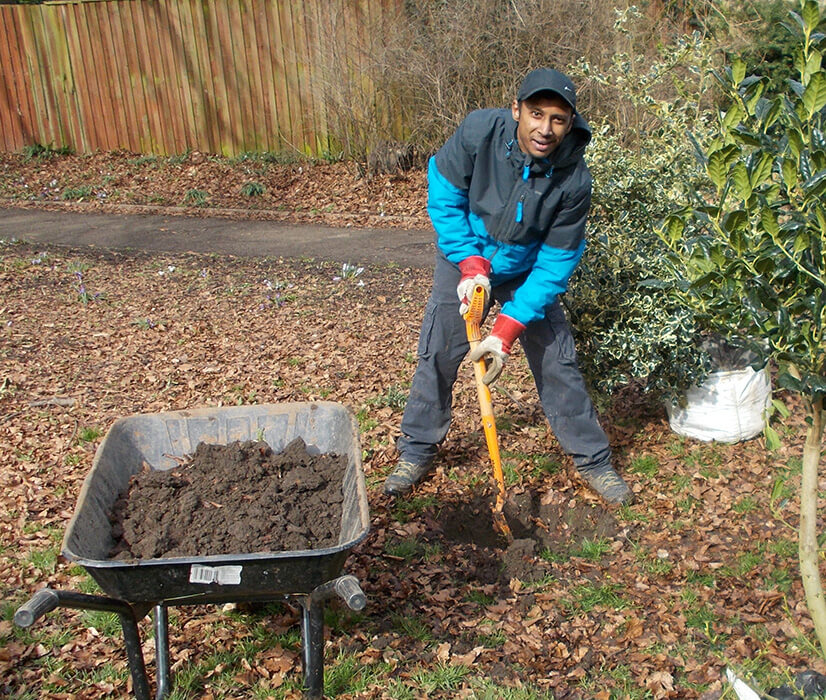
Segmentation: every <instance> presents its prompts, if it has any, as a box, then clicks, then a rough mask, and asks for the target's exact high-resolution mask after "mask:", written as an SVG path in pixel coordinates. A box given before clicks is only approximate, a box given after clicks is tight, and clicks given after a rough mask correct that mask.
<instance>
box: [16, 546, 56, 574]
mask: <svg viewBox="0 0 826 700" xmlns="http://www.w3.org/2000/svg"><path fill="white" fill-rule="evenodd" d="M57 555H58V548H57V547H50V548H48V549H33V550H32V551H30V552H29V553H28V554H27V555H26V558H25V559H24V561H26V562H27V563H29V564H31V565H32V566H33V567H34V568H35V569H37V570H38V571H39V572H40V573H41V574H53V573H54V572H55V569H56V568H57Z"/></svg>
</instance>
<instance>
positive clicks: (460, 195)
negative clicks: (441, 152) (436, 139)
mask: <svg viewBox="0 0 826 700" xmlns="http://www.w3.org/2000/svg"><path fill="white" fill-rule="evenodd" d="M469 212H470V206H469V204H468V192H467V190H462V189H459V188H458V187H456V186H455V185H453V184H451V183H450V182H449V181H448V180H447V178H445V177H444V175H442V174H441V173H440V172H439V168H438V167H437V166H436V157H435V156H434V157H432V158H431V159H430V163H429V164H428V168H427V213H428V214H429V215H430V221H431V222H432V223H433V228H434V229H436V243H437V245H438V246H439V248H440V249H441V251H442V252H443V253H444V254H445V257H447V259H448V260H450V261H451V262H453V263H459V262H461V261H462V260H464V259H465V258H469V257H470V256H471V255H481V254H482V249H481V245H480V242H479V241H478V239H477V238H476V236H475V235H474V233H473V230H472V229H471V227H470V221H469V220H468V213H469Z"/></svg>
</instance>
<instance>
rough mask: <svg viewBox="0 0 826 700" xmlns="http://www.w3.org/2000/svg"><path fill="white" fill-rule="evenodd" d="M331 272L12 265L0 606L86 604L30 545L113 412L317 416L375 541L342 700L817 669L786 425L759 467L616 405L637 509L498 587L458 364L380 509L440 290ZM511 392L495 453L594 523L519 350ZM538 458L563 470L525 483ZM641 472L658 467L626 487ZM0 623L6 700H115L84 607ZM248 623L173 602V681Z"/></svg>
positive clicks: (369, 546) (563, 691) (64, 258)
mask: <svg viewBox="0 0 826 700" xmlns="http://www.w3.org/2000/svg"><path fill="white" fill-rule="evenodd" d="M339 272H340V269H339V268H338V267H336V266H333V265H328V264H323V263H316V262H314V261H302V262H297V261H287V260H266V261H265V260H251V261H241V260H233V259H216V258H213V257H211V256H196V255H186V256H184V255H181V256H147V255H142V254H128V255H127V254H109V253H105V252H93V251H85V252H80V251H69V250H64V249H57V248H55V249H49V250H46V251H44V250H42V249H34V248H31V247H29V246H27V245H6V246H4V247H2V248H0V290H1V292H2V297H0V298H2V301H0V359H1V360H2V362H0V493H2V496H0V498H2V504H1V505H0V587H2V588H1V589H0V594H2V597H3V599H4V600H6V601H7V602H8V603H9V605H10V606H11V607H10V608H9V610H11V611H13V609H14V608H16V606H18V605H19V604H20V603H22V602H23V601H24V600H25V599H27V598H28V597H29V596H30V595H31V594H32V593H33V592H34V591H35V590H36V589H37V588H39V587H41V586H43V585H45V584H49V585H51V586H54V587H60V588H65V589H71V590H77V588H78V587H79V586H80V585H82V583H83V582H84V580H85V576H84V574H83V572H82V571H81V570H79V569H77V568H76V567H72V566H69V565H68V564H67V563H66V562H64V561H62V560H57V561H55V560H54V558H52V559H49V558H48V557H44V556H43V553H44V552H52V553H54V552H55V550H56V547H57V543H58V542H59V539H60V537H61V535H62V532H63V529H64V527H65V525H66V523H67V521H68V519H69V518H70V517H71V514H72V512H73V509H74V504H75V501H76V499H77V495H78V493H79V491H80V487H81V483H82V481H83V479H84V477H85V475H86V474H87V473H88V471H89V469H90V466H91V461H92V458H93V455H94V449H95V447H96V445H97V444H98V443H99V440H100V437H101V435H102V434H103V433H104V432H105V431H106V429H107V428H108V427H109V426H110V425H111V423H112V422H113V421H114V420H115V419H116V418H118V417H121V416H125V415H129V414H132V413H148V412H157V411H165V410H174V409H183V408H189V407H197V406H206V405H222V404H223V405H227V404H244V403H269V402H285V401H313V400H320V399H324V400H330V401H338V402H341V403H343V404H345V405H346V406H348V407H349V408H351V409H352V411H353V413H354V414H356V415H357V416H358V417H359V422H360V427H361V440H362V446H363V450H364V469H365V474H366V476H367V479H368V484H369V491H370V504H371V513H372V529H371V533H370V535H369V536H368V538H367V540H366V541H365V542H363V543H362V544H360V545H359V546H358V547H357V548H356V549H355V550H354V551H353V553H352V556H351V557H350V559H349V561H348V564H347V566H346V569H347V570H348V571H349V572H350V573H353V574H355V575H356V576H357V577H358V578H359V580H360V581H361V583H362V586H363V588H364V590H365V592H366V593H367V597H368V601H369V603H368V608H367V610H366V611H365V612H364V614H363V615H362V616H360V617H358V618H352V619H348V618H347V617H346V615H345V616H344V617H343V618H342V619H341V620H340V621H339V622H338V626H337V627H336V629H334V630H328V641H327V649H326V661H327V665H328V668H329V666H331V665H335V664H337V663H338V662H339V658H340V655H352V656H353V657H354V658H356V659H357V660H358V661H359V662H360V663H362V664H365V665H369V666H370V667H373V668H375V669H379V668H380V669H381V672H380V673H379V676H378V678H379V680H377V681H375V682H372V683H368V684H367V687H366V688H365V689H364V690H361V691H358V692H357V693H356V692H353V693H351V694H347V695H346V697H363V698H384V697H389V695H387V686H388V683H389V679H399V680H400V681H402V682H407V683H409V684H414V685H415V684H416V683H420V681H416V680H415V679H414V677H415V676H416V674H417V672H418V671H420V670H421V669H425V670H426V669H433V668H438V667H440V666H446V667H468V668H470V672H469V675H468V676H466V677H465V679H464V680H462V681H460V682H459V684H458V685H457V686H455V687H452V688H450V689H446V690H439V688H435V689H430V690H428V691H427V692H428V693H429V695H430V697H470V696H471V689H472V687H473V683H474V682H476V683H481V682H489V683H496V684H499V685H500V687H504V686H509V685H510V686H518V685H520V684H531V685H532V687H533V688H539V689H544V690H546V691H548V692H550V693H552V694H553V695H554V697H556V698H560V699H562V698H580V697H581V698H587V697H594V698H613V697H626V696H630V697H643V695H642V694H641V693H642V692H647V693H648V695H647V697H653V698H696V697H701V696H703V694H704V693H705V694H706V695H705V697H714V695H713V693H714V692H717V693H718V694H717V696H719V690H720V688H721V686H720V677H721V672H722V670H723V669H724V668H725V666H726V665H727V664H728V663H732V664H735V665H748V663H749V662H750V661H751V660H753V659H755V658H757V657H759V658H760V659H762V660H763V661H768V663H770V664H771V666H772V669H774V670H775V671H776V672H778V673H779V672H781V671H782V670H784V669H786V668H791V669H796V670H799V669H801V668H810V667H814V668H821V667H822V664H820V662H816V661H815V660H814V659H813V658H812V653H811V652H812V650H811V648H809V647H806V646H805V643H804V641H803V640H804V639H805V635H808V638H809V639H811V624H810V622H809V618H808V615H807V613H806V609H805V605H804V604H803V594H802V590H801V587H800V584H799V582H798V580H797V571H796V564H795V559H794V552H793V549H794V547H793V541H794V537H795V533H794V531H793V529H792V527H791V526H793V525H794V523H795V520H796V506H795V496H794V494H795V489H796V487H797V478H798V477H797V475H796V473H795V472H794V469H791V470H789V471H786V470H785V465H787V464H789V462H790V460H791V463H792V464H794V461H795V459H797V458H799V454H800V447H801V446H800V440H799V439H798V435H799V432H796V430H797V428H798V427H799V426H797V425H796V424H794V423H792V424H791V426H792V430H791V431H790V436H789V439H788V440H787V444H786V446H785V447H784V448H783V450H782V451H781V452H780V453H778V454H771V455H767V454H766V453H765V452H764V451H763V449H762V446H761V444H760V441H752V442H749V443H746V444H742V445H734V446H725V445H705V444H699V443H694V442H691V441H687V440H681V439H678V438H676V437H675V436H674V435H673V434H672V433H671V432H670V431H669V429H668V426H667V424H666V422H665V419H664V412H663V411H661V410H660V409H659V408H658V407H656V406H652V405H650V404H648V403H647V402H646V401H645V399H644V397H641V396H639V395H637V394H635V393H634V392H633V391H628V392H626V393H625V394H624V395H621V396H619V397H618V398H617V399H616V401H615V402H614V404H613V405H612V406H611V407H610V408H609V409H607V410H606V412H605V415H604V421H605V424H606V428H607V430H608V432H609V434H610V435H611V438H612V441H613V444H614V447H615V450H616V457H617V466H618V468H619V469H620V471H622V472H623V473H624V474H625V475H626V476H627V478H628V480H629V482H630V483H631V484H632V486H633V488H634V490H635V492H636V493H637V498H638V500H637V504H635V505H634V506H633V507H631V508H630V509H628V510H627V511H623V512H618V513H613V514H612V517H614V518H615V519H616V521H617V534H616V535H615V536H612V537H610V538H608V545H609V546H608V547H607V548H606V549H605V550H604V551H602V552H601V553H600V554H598V555H597V556H589V555H588V554H587V551H586V549H585V545H586V544H587V542H585V541H584V540H585V538H586V537H592V534H593V533H588V532H586V531H584V530H582V529H578V527H577V526H576V525H572V524H571V523H568V524H567V528H568V529H567V531H566V539H564V540H563V539H562V538H560V546H559V550H558V551H555V552H551V553H550V554H549V556H548V558H547V559H539V558H537V559H536V560H535V562H534V564H535V568H536V569H537V571H538V572H540V573H541V575H540V576H537V577H536V579H535V580H527V579H526V580H520V579H516V578H514V579H511V580H507V579H506V578H503V576H502V571H501V562H502V558H501V555H502V549H501V547H499V548H497V547H491V546H489V545H488V544H487V542H486V541H483V539H482V538H481V536H482V535H484V534H485V531H486V530H487V531H488V532H490V528H491V523H490V521H489V517H488V516H489V506H490V503H491V500H490V499H491V497H492V492H491V491H490V484H489V476H490V475H489V468H488V458H487V454H486V449H485V445H484V436H483V434H482V432H481V425H480V422H479V419H478V408H477V406H476V398H475V393H474V390H473V385H472V381H473V380H472V377H471V374H470V373H469V372H468V373H463V374H462V375H461V377H460V380H459V383H458V385H457V391H456V400H455V403H454V408H455V420H454V424H453V427H452V431H451V434H450V437H449V439H448V441H447V443H446V444H445V446H444V452H443V456H442V457H441V458H440V460H439V463H438V467H437V469H436V471H435V474H434V476H433V477H432V479H430V480H429V481H427V482H426V483H425V484H423V485H422V486H421V487H420V488H419V489H418V490H417V491H416V493H415V497H416V498H417V499H418V500H419V502H420V503H422V504H423V505H422V506H421V507H420V508H418V509H416V510H413V509H408V510H405V508H406V507H409V505H410V503H409V502H406V503H407V505H405V503H401V504H396V505H394V504H392V503H390V502H389V501H388V500H387V499H386V498H385V497H384V496H383V495H382V494H381V489H380V484H381V482H382V479H383V477H384V476H385V474H386V473H387V471H388V469H389V468H390V466H391V464H392V461H393V459H394V448H393V441H394V438H395V437H396V435H397V433H398V424H399V420H400V416H401V409H400V406H399V403H398V401H397V400H396V399H395V397H396V396H397V395H398V394H402V395H403V394H404V393H405V390H406V387H407V386H408V383H409V381H410V379H411V378H412V373H413V370H414V364H413V357H412V353H413V352H414V350H415V346H416V339H417V333H418V324H419V320H420V316H421V312H422V309H423V305H424V302H425V298H426V295H427V290H428V285H429V273H427V272H426V271H417V270H411V269H399V268H392V267H388V268H369V269H366V270H365V271H364V272H363V273H362V274H361V275H359V276H358V277H352V278H346V279H335V278H336V277H338V276H339V275H338V273H339ZM78 274H80V276H81V277H82V281H83V284H84V286H85V291H86V292H87V293H88V294H91V295H93V296H92V298H91V299H89V298H84V297H83V295H82V294H81V292H80V291H79V288H78V279H79V278H78ZM379 299H381V300H382V301H381V302H379V301H378V300H379ZM84 302H85V303H84ZM502 388H504V389H507V394H505V393H501V392H497V393H495V395H494V403H495V410H496V412H497V416H499V417H500V419H501V420H502V421H503V422H502V427H501V429H500V442H501V444H502V448H503V456H504V457H505V461H506V463H507V464H508V465H510V466H512V467H513V469H514V470H515V473H516V474H518V475H519V476H518V479H519V482H518V483H512V484H511V486H510V488H511V489H513V490H514V491H518V490H528V491H531V492H535V493H540V494H546V499H545V500H546V503H551V502H553V503H560V504H568V505H567V507H568V509H569V510H570V511H575V510H576V508H577V506H578V504H580V505H581V504H591V505H593V506H595V507H601V506H599V504H598V502H597V501H596V499H595V498H594V497H593V496H592V494H590V493H589V492H588V491H586V490H585V489H584V487H583V486H582V484H581V482H580V481H579V480H577V479H576V478H572V475H571V472H570V471H569V469H568V462H567V460H566V458H565V457H564V456H563V455H562V453H561V452H560V450H559V448H558V446H557V445H556V443H555V441H554V439H553V437H552V436H551V435H550V434H549V431H548V429H547V427H546V425H545V423H544V419H543V418H542V416H541V412H540V411H539V410H538V407H537V402H536V399H535V391H534V389H533V386H532V380H531V379H530V376H529V373H528V370H527V367H526V365H525V362H524V357H523V356H522V355H521V353H520V352H519V351H517V353H516V354H515V356H514V357H513V359H512V362H511V363H510V364H509V367H508V371H507V374H506V376H505V377H504V378H503V384H502ZM67 399H71V401H69V400H67ZM538 454H547V455H549V456H550V457H551V458H552V459H553V460H555V461H556V462H557V463H558V464H561V465H563V468H561V469H559V470H556V471H551V472H548V471H544V472H543V471H541V470H537V469H535V468H534V467H535V462H534V461H533V460H534V458H535V457H536V456H537V455H538ZM645 456H649V457H653V458H654V459H655V462H656V465H657V469H656V470H655V471H653V472H651V471H645V470H642V469H637V467H636V466H635V465H638V464H639V461H638V459H637V458H640V457H645ZM778 478H779V479H780V481H779V482H777V481H776V480H777V479H778ZM778 484H779V485H778ZM773 488H774V493H775V498H774V500H772V497H771V494H772V492H773ZM784 489H785V490H784ZM547 494H553V497H551V496H547ZM471 506H475V507H476V508H477V509H476V511H471V510H469V508H470V507H471ZM472 512H473V513H475V515H468V514H470V513H472ZM468 518H471V520H470V523H471V525H473V527H472V529H473V530H475V531H476V534H477V535H479V537H480V539H478V540H473V539H465V540H461V539H458V538H457V537H456V535H457V532H455V531H453V530H452V525H451V524H452V523H456V522H459V521H460V520H461V519H464V520H465V521H467V520H468ZM405 541H407V542H414V543H415V545H416V547H417V549H416V551H415V552H414V553H413V554H411V555H405V554H400V553H398V551H397V550H395V549H394V546H395V545H397V544H398V543H400V542H405ZM8 618H9V615H7V616H6V620H5V621H4V622H0V678H2V681H0V684H1V685H0V688H2V691H3V692H5V693H7V694H10V695H11V696H12V697H15V696H24V695H25V693H27V692H28V693H30V694H31V695H32V696H38V692H39V691H38V689H39V688H41V687H43V686H44V685H45V686H48V687H49V688H51V690H50V691H49V693H48V695H47V696H48V697H83V698H101V697H105V696H107V695H109V694H115V695H123V694H124V693H125V692H126V681H124V680H123V678H124V676H116V677H112V678H106V679H105V680H90V679H92V678H93V676H92V675H91V672H92V671H94V669H97V668H100V667H101V666H103V665H106V664H114V665H115V666H116V667H118V668H120V669H123V668H125V660H124V656H123V648H122V641H121V639H120V638H119V637H118V636H117V635H114V636H107V635H105V634H100V633H98V632H97V630H94V629H93V628H91V627H89V626H88V625H87V623H86V622H84V618H83V614H82V613H80V612H77V611H68V610H58V611H56V612H54V613H51V614H50V615H48V616H47V617H46V618H45V619H44V620H41V621H40V622H39V623H38V624H37V630H36V633H37V636H35V637H32V636H27V635H28V633H21V632H20V631H18V630H15V629H14V628H12V626H11V624H10V623H9V621H8ZM266 619H267V620H268V622H267V624H270V625H273V626H274V627H275V628H278V629H282V630H288V629H291V628H292V629H295V626H296V625H297V623H298V618H297V616H296V614H295V610H293V609H291V608H289V607H286V608H285V609H284V611H283V612H282V613H281V614H276V615H274V616H271V617H269V618H266ZM260 621H261V618H260V617H258V618H245V617H244V616H243V615H239V616H234V617H227V615H226V614H225V613H224V612H223V611H221V610H216V609H214V608H208V607H206V608H179V609H176V612H175V615H174V619H173V624H172V625H171V628H170V636H171V651H172V662H173V668H174V670H176V671H180V670H181V669H182V668H185V667H186V668H192V667H197V665H198V664H199V663H201V662H202V661H203V660H204V659H205V658H206V657H207V656H208V655H209V654H211V653H214V652H216V651H218V650H225V651H228V652H229V651H231V650H233V649H236V648H237V647H238V645H239V644H242V643H244V642H249V641H250V634H251V633H250V624H251V623H252V622H255V624H258V623H259V622H260ZM142 630H143V632H144V634H147V633H148V622H147V621H144V622H143V623H142ZM33 633H34V632H33ZM801 635H804V636H801ZM205 640H208V641H207V642H206V643H205ZM147 650H148V657H149V658H151V645H150V644H147ZM46 659H51V660H52V661H53V662H62V663H63V664H65V665H66V666H67V667H69V668H72V669H74V670H77V671H78V672H88V675H86V676H84V677H83V678H85V679H86V680H83V679H82V678H81V677H80V676H78V677H76V678H75V679H74V680H69V681H66V680H60V679H59V678H56V677H55V674H53V673H52V672H51V671H50V670H49V669H50V668H53V665H52V664H50V663H45V660H46ZM300 666H301V664H300V660H299V656H298V651H297V649H295V648H286V647H284V646H272V647H269V648H267V649H265V650H262V651H260V652H259V653H257V654H256V655H252V656H244V657H243V659H242V660H240V661H239V662H238V663H236V664H234V665H232V666H231V667H225V668H223V669H220V670H218V669H217V668H214V669H213V670H211V671H208V672H205V677H204V678H202V679H201V683H202V685H201V686H199V687H200V688H201V690H200V691H198V692H199V693H200V695H198V696H199V697H248V696H249V695H248V694H247V693H248V691H249V689H250V688H251V687H256V688H258V689H259V690H260V689H261V688H264V689H269V690H270V691H272V692H273V693H275V691H276V690H277V689H279V688H280V687H281V686H284V684H285V682H286V681H287V680H289V679H293V680H294V679H295V678H296V677H297V676H298V677H300ZM153 670H154V666H153V665H152V664H150V671H153ZM821 670H822V668H821ZM224 672H228V673H229V674H230V677H231V678H232V679H233V680H232V683H234V686H233V687H234V690H227V686H226V683H227V682H228V681H226V680H221V678H223V677H224V676H225V675H226V674H225V673H224ZM382 674H383V675H382ZM57 675H58V676H59V674H57ZM222 684H223V685H222ZM418 688H419V692H425V691H422V690H421V686H418ZM285 692H286V693H287V694H286V697H294V696H295V693H294V692H293V691H285ZM290 693H292V694H290ZM44 697H45V696H44Z"/></svg>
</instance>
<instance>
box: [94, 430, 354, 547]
mask: <svg viewBox="0 0 826 700" xmlns="http://www.w3.org/2000/svg"><path fill="white" fill-rule="evenodd" d="M346 467H347V461H346V458H345V457H343V456H340V455H335V454H323V455H312V454H310V453H309V452H308V451H307V446H306V444H305V443H304V441H303V440H302V439H301V438H297V439H296V440H294V441H293V442H291V443H290V444H289V445H287V447H286V448H285V449H284V451H283V452H280V453H278V454H276V453H274V452H273V451H272V449H271V448H270V446H269V445H268V444H267V443H266V442H258V441H252V440H250V441H247V442H233V443H231V444H229V445H210V444H207V443H200V444H199V445H198V447H197V448H196V450H195V453H194V454H193V455H192V457H191V459H189V460H188V461H187V462H186V463H185V464H183V465H181V466H180V467H176V468H174V469H170V470H168V471H157V470H147V471H144V472H141V473H139V474H136V475H135V476H133V477H132V479H131V480H130V483H129V487H128V489H127V490H126V491H125V492H124V493H122V494H121V495H120V497H119V498H118V500H117V501H116V502H115V504H114V506H113V508H112V512H111V514H110V518H109V519H110V521H111V523H112V534H113V536H114V538H115V542H116V544H115V546H114V547H113V549H112V552H111V555H110V556H111V557H112V558H114V559H120V560H130V559H156V558H162V557H182V556H207V555H212V554H251V553H255V552H282V551H299V550H308V549H323V548H325V547H334V546H336V545H337V544H338V539H339V534H340V530H341V516H342V481H343V477H344V471H345V469H346Z"/></svg>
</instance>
